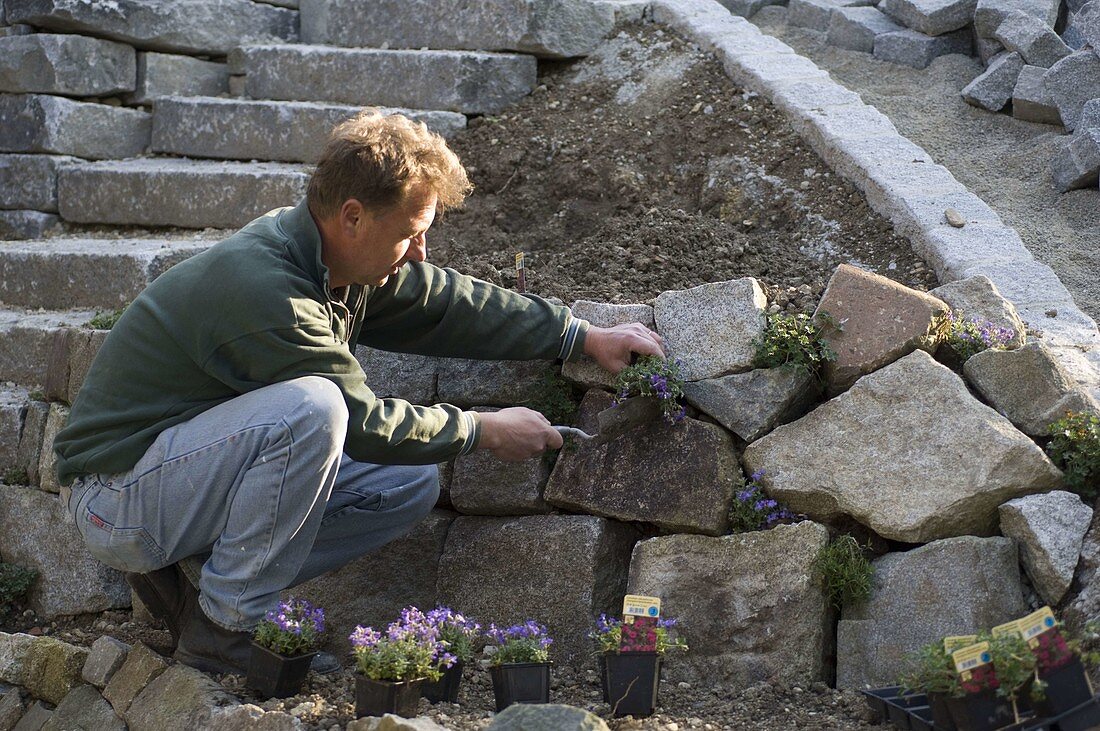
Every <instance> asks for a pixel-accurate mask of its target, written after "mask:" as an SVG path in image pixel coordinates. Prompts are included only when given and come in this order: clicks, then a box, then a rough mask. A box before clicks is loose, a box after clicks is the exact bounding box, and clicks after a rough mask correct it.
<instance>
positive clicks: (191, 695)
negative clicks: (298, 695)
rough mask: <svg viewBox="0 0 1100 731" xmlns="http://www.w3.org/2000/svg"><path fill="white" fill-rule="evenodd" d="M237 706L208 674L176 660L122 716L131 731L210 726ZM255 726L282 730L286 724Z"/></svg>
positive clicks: (146, 688) (169, 730)
mask: <svg viewBox="0 0 1100 731" xmlns="http://www.w3.org/2000/svg"><path fill="white" fill-rule="evenodd" d="M236 705H237V701H236V700H235V699H234V698H233V697H232V696H230V695H229V694H228V693H226V692H225V690H224V689H222V687H221V685H219V684H218V682H217V681H215V680H214V679H213V678H211V677H210V676H209V675H207V674H205V673H200V672H199V671H198V670H195V669H193V668H189V667H187V666H186V665H182V664H178V663H177V664H175V665H173V666H171V667H170V668H168V669H167V670H165V671H164V672H163V673H161V674H160V675H158V676H157V677H156V678H155V679H153V680H152V681H151V682H150V683H149V684H148V685H146V686H145V689H144V690H142V691H141V693H140V694H139V695H138V696H137V697H136V698H134V700H133V703H131V704H130V706H129V708H128V709H127V711H126V712H125V714H123V717H124V718H125V719H126V725H127V727H128V728H129V729H130V731H177V730H178V731H186V730H187V729H200V728H209V729H213V728H215V724H216V720H215V719H217V718H218V717H219V715H221V714H224V713H227V712H228V711H230V710H231V709H232V708H233V707H234V706H236ZM257 727H264V728H274V729H279V730H280V731H281V729H285V728H286V725H285V721H284V725H275V724H272V725H271V726H263V725H262V724H259V725H257Z"/></svg>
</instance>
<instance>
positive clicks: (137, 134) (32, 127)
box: [0, 94, 153, 160]
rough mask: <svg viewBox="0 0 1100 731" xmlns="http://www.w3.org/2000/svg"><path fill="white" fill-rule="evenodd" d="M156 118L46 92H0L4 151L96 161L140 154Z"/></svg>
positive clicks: (1, 148) (0, 145) (0, 143)
mask: <svg viewBox="0 0 1100 731" xmlns="http://www.w3.org/2000/svg"><path fill="white" fill-rule="evenodd" d="M152 126H153V118H152V115H150V114H146V113H145V112H140V111H138V110H136V109H123V108H121V107H112V106H109V105H107V104H93V103H91V102H80V101H74V100H72V99H66V98H65V97H60V96H49V95H46V94H0V130H3V134H0V152H48V153H53V154H55V155H75V156H76V157H85V158H89V159H92V160H103V159H108V160H109V159H116V158H121V157H132V156H134V155H140V154H141V153H142V152H144V151H145V148H146V147H148V145H149V132H150V129H151V128H152Z"/></svg>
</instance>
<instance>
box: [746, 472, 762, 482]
mask: <svg viewBox="0 0 1100 731" xmlns="http://www.w3.org/2000/svg"><path fill="white" fill-rule="evenodd" d="M763 477H764V470H757V471H756V472H753V473H752V476H751V477H750V478H749V479H750V480H752V481H753V482H760V480H761V479H762V478H763Z"/></svg>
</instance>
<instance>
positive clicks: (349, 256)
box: [54, 112, 663, 673]
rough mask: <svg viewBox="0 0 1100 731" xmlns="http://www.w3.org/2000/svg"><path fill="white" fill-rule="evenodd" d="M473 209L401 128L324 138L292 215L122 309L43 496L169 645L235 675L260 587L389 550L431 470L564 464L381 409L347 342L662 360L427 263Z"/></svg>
mask: <svg viewBox="0 0 1100 731" xmlns="http://www.w3.org/2000/svg"><path fill="white" fill-rule="evenodd" d="M469 189H470V183H469V180H468V179H467V177H466V173H465V171H464V170H463V168H462V165H461V164H460V163H459V161H458V158H457V156H455V154H454V153H453V152H452V151H451V150H450V149H449V148H448V147H447V146H446V143H445V142H444V141H443V139H442V138H441V137H439V136H438V135H435V134H433V133H430V132H429V131H428V130H427V128H426V127H424V126H423V125H418V124H414V123H412V122H410V121H409V120H408V119H405V118H404V117H401V116H389V117H382V116H380V115H378V114H377V113H374V112H364V113H363V114H360V115H359V116H357V117H355V118H354V119H351V120H348V121H347V122H344V123H343V124H341V125H339V126H338V127H337V128H336V129H335V130H334V132H333V135H332V137H331V139H330V141H329V143H328V145H327V147H326V148H325V151H324V153H323V155H322V158H321V160H320V162H319V164H318V166H317V169H316V171H315V172H314V174H313V176H312V178H311V179H310V183H309V188H308V192H307V196H306V200H305V201H303V202H302V203H301V204H299V205H298V206H297V207H295V208H285V209H280V210H276V211H272V212H271V213H269V214H267V215H265V216H262V217H261V218H259V219H257V220H255V221H253V222H252V223H250V224H248V225H247V226H246V227H245V228H243V229H242V230H240V231H239V232H237V233H236V234H234V235H233V236H231V237H230V238H228V239H226V240H225V241H222V242H221V243H219V244H217V245H215V246H213V247H211V248H210V249H208V250H207V251H205V252H203V253H201V254H199V255H197V256H194V257H192V258H191V259H188V260H187V261H185V262H183V263H181V264H179V265H177V266H175V267H173V268H172V269H171V270H169V271H168V272H166V273H165V274H164V275H162V276H161V277H159V278H158V279H157V280H156V281H154V282H153V283H152V284H150V285H149V287H148V288H146V290H145V291H144V292H143V293H142V294H141V295H140V296H139V297H138V298H137V299H135V300H134V302H133V303H132V304H131V305H130V306H129V307H128V308H127V310H126V312H125V313H124V314H123V315H122V317H121V319H120V320H119V321H118V323H117V324H116V325H115V327H114V328H113V330H112V331H111V334H110V336H109V337H108V338H107V340H106V342H105V343H104V344H103V347H102V349H101V350H100V352H99V354H98V355H97V357H96V360H95V362H94V363H93V364H92V367H91V370H90V371H89V373H88V376H87V378H86V380H85V383H84V386H83V388H82V389H81V391H80V393H79V395H78V396H77V398H76V400H75V403H73V407H72V413H71V415H70V418H69V423H68V426H66V428H65V429H63V430H62V431H61V433H60V434H59V435H58V437H57V439H56V441H55V443H54V447H55V450H56V452H57V455H58V475H59V479H60V481H61V483H62V484H63V485H69V484H71V492H69V490H65V491H63V496H62V499H63V500H64V501H65V503H66V506H67V508H68V510H69V512H70V513H71V514H72V515H73V517H74V518H75V520H76V524H77V526H78V529H79V531H80V533H81V535H82V536H83V537H84V539H85V541H86V542H87V545H88V548H89V550H90V551H91V553H92V555H94V556H95V557H96V558H98V559H99V560H101V561H103V562H104V563H106V564H108V565H110V566H113V567H115V568H117V569H120V570H122V571H125V572H127V579H128V580H129V581H130V583H131V586H133V587H134V589H135V591H136V593H137V594H138V596H139V597H140V598H141V599H142V601H143V602H144V603H145V604H146V605H147V606H148V607H149V609H150V610H151V611H152V612H153V613H154V614H155V615H156V616H158V617H159V618H161V619H162V620H163V621H164V622H165V623H166V625H167V626H168V628H169V630H171V632H172V635H173V638H174V639H175V640H176V641H177V643H178V644H177V647H176V651H175V657H176V658H177V659H178V660H180V661H182V662H185V663H187V664H189V665H192V666H194V667H197V668H200V669H202V670H207V671H211V672H238V673H240V672H243V671H244V669H245V667H246V666H247V652H248V649H247V647H248V639H249V634H250V631H251V630H252V628H253V627H254V626H255V624H256V623H257V622H258V621H259V620H260V619H261V618H262V617H263V616H264V614H265V612H266V611H267V610H269V609H271V608H273V607H274V606H275V604H276V602H277V597H278V594H279V592H280V591H282V590H283V589H286V588H287V587H290V586H294V585H296V584H299V583H301V582H304V581H307V580H308V579H311V578H313V577H314V576H318V575H320V574H322V573H325V572H327V571H331V570H334V569H336V568H339V567H340V566H343V565H344V564H346V563H347V562H349V561H351V560H352V559H354V558H356V557H358V556H361V555H363V554H365V553H367V552H369V551H371V550H373V549H375V548H378V547H379V546H381V545H383V544H385V543H386V542H388V541H390V540H393V539H394V538H396V537H398V536H400V535H402V534H404V533H405V532H407V531H408V530H409V529H410V528H411V527H412V526H414V525H415V524H416V523H417V522H418V521H420V520H421V519H422V518H423V517H424V516H425V515H426V514H427V513H428V511H430V510H431V508H432V506H433V505H434V504H435V502H436V498H437V495H438V491H439V484H438V473H437V469H436V467H435V465H436V463H439V462H443V461H446V460H449V459H452V458H454V457H457V456H460V455H464V454H468V453H469V452H471V451H473V450H474V449H488V450H490V451H492V452H493V453H494V455H496V456H497V457H499V458H500V459H504V460H521V459H526V458H529V457H533V456H536V455H539V454H541V453H542V452H543V451H544V450H546V449H557V448H559V447H561V444H562V439H561V436H560V435H559V434H558V433H557V432H556V431H555V430H554V429H552V428H551V426H550V424H549V422H548V421H547V420H546V419H545V418H544V417H543V416H542V415H541V414H539V413H537V412H535V411H531V410H529V409H525V408H511V409H503V410H501V411H498V412H494V413H475V412H472V411H462V410H461V409H458V408H456V407H453V406H448V405H438V406H430V407H425V406H414V405H412V404H410V403H408V402H406V401H402V400H399V399H379V398H376V397H375V396H374V394H373V393H372V392H371V391H370V389H369V388H368V386H367V381H368V379H369V374H364V373H363V371H362V369H361V368H360V366H359V364H358V362H357V361H356V360H355V357H354V351H355V346H356V345H357V344H362V345H369V346H371V347H375V348H381V349H386V350H394V351H402V352H408V353H420V354H425V355H436V356H454V357H468V358H486V359H532V358H562V359H572V358H577V357H580V355H581V353H582V352H583V353H587V354H589V355H590V356H592V357H593V358H595V359H596V361H597V362H598V363H600V364H601V365H602V366H603V367H605V368H607V369H608V370H610V371H612V372H616V371H618V370H619V369H621V368H622V367H623V366H625V365H626V364H627V363H628V362H629V360H630V358H631V355H632V354H633V353H639V354H663V347H662V345H661V342H660V339H659V338H658V336H657V335H656V334H654V333H652V332H650V331H649V330H648V329H646V328H644V327H643V326H641V325H626V326H619V327H614V328H607V329H605V328H598V327H592V326H589V324H588V323H586V322H583V321H581V320H578V319H576V318H573V317H572V315H571V314H570V312H569V310H568V309H567V308H564V307H558V306H555V305H552V304H550V303H548V302H546V301H544V300H542V299H540V298H538V297H531V296H524V295H519V294H515V293H513V292H509V291H507V290H504V289H501V288H499V287H495V286H493V285H491V284H488V283H485V282H481V281H478V280H474V279H471V278H469V277H465V276H463V275H461V274H458V273H457V272H455V271H452V270H444V269H439V268H436V267H433V266H431V265H429V264H426V263H425V259H426V257H427V242H426V234H427V231H428V229H429V228H430V227H431V225H432V222H433V221H434V219H435V216H436V214H437V213H438V212H439V211H440V210H442V209H445V208H446V207H451V206H456V205H459V204H460V203H461V202H462V201H463V199H464V198H465V196H466V195H467V193H468V192H469Z"/></svg>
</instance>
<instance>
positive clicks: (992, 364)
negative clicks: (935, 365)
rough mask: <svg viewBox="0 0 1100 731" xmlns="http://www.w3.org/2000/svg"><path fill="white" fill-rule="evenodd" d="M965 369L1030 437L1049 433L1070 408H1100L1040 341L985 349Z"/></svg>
mask: <svg viewBox="0 0 1100 731" xmlns="http://www.w3.org/2000/svg"><path fill="white" fill-rule="evenodd" d="M963 370H964V372H965V373H966V378H967V380H969V381H970V382H971V383H972V384H974V387H975V388H977V389H978V391H979V392H980V393H981V394H982V396H983V397H984V398H985V399H986V400H987V401H989V403H990V404H991V405H992V406H993V408H995V409H996V410H997V411H998V412H1000V413H1001V414H1003V415H1004V416H1005V417H1006V418H1007V419H1008V420H1009V421H1011V422H1012V423H1013V425H1014V426H1015V427H1016V428H1017V429H1019V430H1020V431H1022V432H1023V433H1025V434H1027V435H1029V436H1032V437H1046V436H1049V434H1050V425H1051V424H1052V423H1054V422H1055V421H1057V420H1058V419H1061V418H1062V417H1063V416H1065V415H1066V412H1067V411H1086V410H1091V411H1095V412H1097V413H1100V405H1098V404H1097V403H1096V401H1094V400H1093V399H1092V397H1091V396H1089V395H1088V394H1087V393H1086V392H1085V391H1084V390H1082V389H1081V388H1080V387H1079V386H1078V385H1077V383H1076V382H1075V381H1074V380H1073V379H1072V378H1071V377H1070V376H1069V374H1067V373H1066V372H1065V370H1064V369H1063V368H1062V366H1061V365H1060V364H1059V363H1058V361H1057V360H1056V359H1055V357H1054V355H1053V354H1052V353H1051V352H1050V351H1049V350H1048V349H1047V348H1046V347H1045V346H1044V345H1043V344H1042V343H1040V342H1032V343H1028V344H1027V345H1025V346H1023V347H1022V348H1018V349H1016V350H993V349H990V350H984V351H982V352H981V353H978V354H977V355H973V356H971V357H970V358H969V359H968V360H967V361H966V364H965V365H964V366H963Z"/></svg>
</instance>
